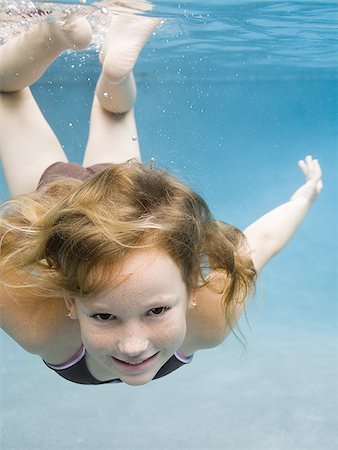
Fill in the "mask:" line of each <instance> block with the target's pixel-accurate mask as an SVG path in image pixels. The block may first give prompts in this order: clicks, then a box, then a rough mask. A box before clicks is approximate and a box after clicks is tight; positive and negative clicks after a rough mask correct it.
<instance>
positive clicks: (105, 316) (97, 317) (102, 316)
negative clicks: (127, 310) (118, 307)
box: [90, 313, 114, 322]
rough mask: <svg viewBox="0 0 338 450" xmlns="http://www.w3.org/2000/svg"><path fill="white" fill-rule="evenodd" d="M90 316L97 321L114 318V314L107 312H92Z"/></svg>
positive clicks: (106, 320)
mask: <svg viewBox="0 0 338 450" xmlns="http://www.w3.org/2000/svg"><path fill="white" fill-rule="evenodd" d="M90 317H92V318H93V319H95V320H98V321H99V322H108V321H109V320H113V319H114V316H113V315H112V314H108V313H101V314H93V315H92V316H90Z"/></svg>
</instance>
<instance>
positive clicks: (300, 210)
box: [244, 156, 323, 271]
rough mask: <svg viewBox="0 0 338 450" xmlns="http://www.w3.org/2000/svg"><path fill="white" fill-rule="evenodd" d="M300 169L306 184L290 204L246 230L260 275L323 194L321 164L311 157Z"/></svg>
mask: <svg viewBox="0 0 338 450" xmlns="http://www.w3.org/2000/svg"><path fill="white" fill-rule="evenodd" d="M298 165H299V167H300V169H301V170H302V172H303V173H304V175H305V177H306V182H305V183H304V184H303V185H302V186H301V187H300V188H299V189H297V191H296V192H295V193H294V194H293V195H292V197H291V199H290V200H289V201H288V202H286V203H284V204H282V205H280V206H278V207H277V208H275V209H273V210H272V211H270V212H268V213H267V214H265V215H264V216H262V217H261V218H259V219H258V220H256V222H254V223H253V224H251V225H250V226H249V227H247V228H246V229H245V230H244V234H245V236H246V237H247V241H248V245H249V248H250V250H251V257H252V260H253V263H254V265H255V268H256V270H257V271H260V270H261V269H262V268H263V266H264V265H265V264H266V263H267V262H268V261H269V260H270V259H271V258H272V257H273V256H274V255H276V254H277V253H278V252H279V251H280V250H281V249H282V248H283V247H284V246H285V245H286V244H287V243H288V242H289V240H290V239H291V238H292V236H293V235H294V234H295V232H296V231H297V229H298V227H299V226H300V224H301V223H302V221H303V220H304V218H305V216H306V214H307V212H308V211H309V209H310V207H311V206H312V204H313V202H314V201H315V200H316V198H317V196H318V194H319V193H320V191H321V190H322V187H323V183H322V180H321V176H322V173H321V169H320V165H319V162H318V161H317V160H316V159H312V157H311V156H307V157H306V158H305V159H304V160H302V161H299V163H298Z"/></svg>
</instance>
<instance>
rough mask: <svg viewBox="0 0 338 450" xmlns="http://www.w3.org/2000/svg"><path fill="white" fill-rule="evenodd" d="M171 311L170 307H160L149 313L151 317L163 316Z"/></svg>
mask: <svg viewBox="0 0 338 450" xmlns="http://www.w3.org/2000/svg"><path fill="white" fill-rule="evenodd" d="M169 309H171V308H170V307H169V306H159V307H158V308H153V309H151V310H150V311H149V313H150V315H151V316H162V315H163V314H164V313H165V312H166V311H168V310H169Z"/></svg>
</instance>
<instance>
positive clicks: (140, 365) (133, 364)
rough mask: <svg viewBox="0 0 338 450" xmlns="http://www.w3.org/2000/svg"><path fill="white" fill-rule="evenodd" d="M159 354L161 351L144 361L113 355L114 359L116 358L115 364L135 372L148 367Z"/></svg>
mask: <svg viewBox="0 0 338 450" xmlns="http://www.w3.org/2000/svg"><path fill="white" fill-rule="evenodd" d="M158 354H159V352H157V353H155V354H154V355H152V356H150V357H149V358H147V359H144V360H142V361H123V360H121V359H118V358H115V357H114V356H112V359H113V360H114V362H115V364H117V365H118V366H119V367H120V368H122V369H124V370H126V371H128V372H134V371H139V370H144V369H147V368H148V366H150V365H151V364H152V362H153V361H154V360H155V359H156V357H157V356H158Z"/></svg>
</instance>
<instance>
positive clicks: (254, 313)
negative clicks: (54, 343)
mask: <svg viewBox="0 0 338 450" xmlns="http://www.w3.org/2000/svg"><path fill="white" fill-rule="evenodd" d="M207 9H208V10H207V11H206V7H205V5H204V4H203V3H202V2H200V1H197V0H196V1H191V2H184V3H182V4H178V3H174V4H172V3H170V2H163V3H162V2H161V3H160V2H158V4H157V5H156V8H155V10H154V14H155V13H160V15H162V16H165V17H166V21H165V23H164V24H163V25H162V27H161V28H160V30H159V31H158V32H157V34H156V35H155V36H153V38H152V40H151V41H150V42H149V43H148V44H147V47H146V48H145V49H144V51H143V53H142V55H141V57H140V60H139V62H138V63H137V66H136V70H135V72H136V77H137V80H138V99H137V104H136V115H137V122H138V127H139V140H140V144H141V149H142V152H143V159H144V160H145V161H147V160H149V159H150V158H152V157H155V158H156V164H157V165H158V166H159V167H165V168H168V169H170V170H172V171H173V172H174V173H176V174H177V175H178V176H179V177H181V178H183V179H184V180H185V181H187V182H188V183H190V184H191V185H192V186H193V187H194V188H196V189H197V190H198V191H199V192H200V193H201V194H202V195H203V196H204V197H205V198H206V200H207V201H208V203H209V205H210V207H211V209H212V211H213V213H214V215H215V216H217V217H218V218H220V219H222V220H225V221H227V222H231V223H233V224H235V225H236V226H238V227H240V228H244V227H245V226H247V225H248V224H250V223H251V222H252V221H254V220H255V219H256V218H258V217H259V216H260V215H262V214H263V213H265V212H267V211H268V210H269V209H271V208H273V207H275V206H277V205H279V204H280V203H282V202H284V201H287V199H288V198H289V197H290V195H291V194H292V193H293V191H294V190H295V189H296V188H297V187H298V186H299V185H300V184H301V183H302V181H303V177H302V174H301V173H300V171H299V169H298V168H297V161H298V160H299V159H300V158H303V157H304V156H305V155H306V154H308V153H310V154H313V155H314V156H316V157H318V158H319V160H320V162H321V165H322V169H323V173H324V189H323V192H322V194H321V196H320V198H319V199H318V201H317V203H316V204H315V205H314V206H313V208H312V210H311V211H310V213H309V214H308V216H307V218H306V221H305V222H304V224H303V225H302V226H301V228H300V229H299V231H298V233H297V234H296V235H295V237H294V238H293V239H292V241H291V242H290V244H289V245H288V247H287V248H286V249H284V250H283V252H282V253H280V254H279V255H278V256H276V257H275V258H274V259H273V260H272V261H271V263H270V264H269V265H268V266H267V267H266V268H265V269H264V271H263V273H262V274H261V276H260V278H259V281H258V287H257V293H256V296H255V299H254V300H253V301H251V302H250V305H249V306H248V310H247V318H245V317H243V319H242V320H241V323H240V327H241V330H242V333H243V334H244V336H245V339H246V348H243V345H242V344H241V343H240V342H239V341H238V340H237V339H236V338H235V337H233V336H232V337H230V338H229V339H227V340H226V341H225V343H224V344H223V345H222V346H220V347H218V348H216V349H213V350H210V351H201V352H199V353H197V354H196V355H195V357H194V361H193V363H192V364H190V365H189V366H186V367H184V368H182V369H181V370H179V371H177V372H175V373H173V374H172V375H170V376H169V377H165V378H163V379H161V380H158V381H156V382H152V383H150V384H148V385H146V386H142V387H139V388H131V387H129V386H125V385H113V386H99V387H95V386H89V387H83V386H80V385H75V384H71V383H69V382H66V381H65V380H63V379H62V378H60V377H58V376H57V375H56V374H54V373H52V372H51V371H48V370H46V368H45V366H44V365H43V364H42V363H41V361H40V360H39V358H37V357H36V356H34V355H30V354H27V353H25V352H24V351H23V350H22V349H20V348H19V347H18V346H17V345H16V344H15V343H14V342H13V341H11V340H10V339H9V338H8V337H7V336H6V335H4V334H2V335H1V355H2V364H1V369H0V374H1V386H2V388H1V391H0V399H1V418H0V424H1V434H0V436H1V438H0V443H1V445H0V447H1V448H3V449H6V450H7V449H8V450H10V449H25V450H30V449H32V450H33V449H34V450H36V449H39V450H40V449H41V450H45V449H46V448H48V449H50V450H61V449H65V450H68V449H74V450H75V449H76V450H77V449H81V450H93V449H100V450H110V449H114V450H115V449H116V450H120V449H121V450H134V449H136V448H137V449H144V450H146V449H148V450H153V449H154V450H155V449H156V450H157V449H164V450H171V449H176V450H177V449H183V448H184V449H191V450H192V449H196V450H197V449H210V450H223V449H226V450H265V449H266V450H335V449H336V448H338V435H337V430H338V382H337V380H338V351H337V344H338V333H337V321H338V302H337V287H338V286H337V275H338V273H337V254H338V239H337V229H338V219H337V200H338V199H337V196H338V194H337V193H338V180H337V174H338V70H337V67H338V64H337V62H338V58H337V55H338V52H337V48H338V47H337V43H338V42H337V40H338V38H337V31H336V23H337V19H338V3H337V2H320V1H317V2H312V1H307V2H297V1H288V2H269V1H264V2H253V1H241V2H234V1H231V2H230V1H222V2H221V1H216V0H213V1H212V2H211V3H210V4H209V3H208V8H207ZM99 20H100V19H99V18H98V17H96V18H95V21H97V22H96V24H97V23H99ZM98 73H99V65H98V63H97V49H96V47H95V45H94V46H93V48H91V49H90V50H89V51H86V52H82V53H81V54H79V55H74V54H65V55H64V56H63V57H61V58H60V60H59V61H58V62H57V63H56V64H54V65H53V66H52V67H51V68H50V69H49V70H48V71H47V72H46V74H45V75H44V76H43V78H42V79H41V80H40V81H39V83H37V84H36V85H35V86H34V87H33V92H34V95H35V96H36V98H37V99H38V101H39V103H40V105H41V108H42V109H43V111H44V113H45V114H46V117H47V118H48V120H49V121H50V123H51V125H52V127H53V129H54V130H55V132H56V133H57V135H58V136H59V138H60V140H61V142H62V144H63V146H64V148H65V150H66V152H67V154H68V155H69V158H70V160H71V161H75V162H81V155H82V152H83V149H84V146H85V142H86V137H87V131H86V129H85V127H84V125H83V124H84V123H87V122H88V118H89V112H90V105H91V97H92V92H93V89H94V86H95V80H96V78H97V75H98ZM69 105H71V108H70V107H69ZM23 151H24V149H23ZM0 191H1V199H5V198H7V196H8V193H7V191H6V188H5V184H4V181H3V179H2V181H1V184H0Z"/></svg>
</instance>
